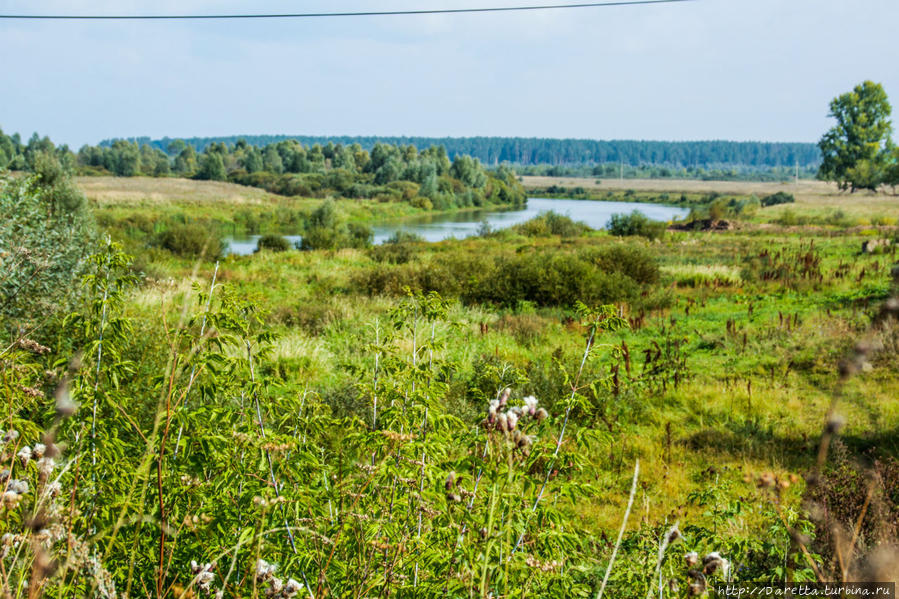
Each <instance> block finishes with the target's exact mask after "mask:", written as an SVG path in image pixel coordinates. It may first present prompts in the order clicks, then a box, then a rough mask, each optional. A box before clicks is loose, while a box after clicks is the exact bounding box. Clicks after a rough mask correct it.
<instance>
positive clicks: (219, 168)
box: [0, 131, 525, 210]
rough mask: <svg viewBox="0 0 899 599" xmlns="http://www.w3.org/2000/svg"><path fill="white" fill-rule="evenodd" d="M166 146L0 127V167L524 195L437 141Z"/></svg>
mask: <svg viewBox="0 0 899 599" xmlns="http://www.w3.org/2000/svg"><path fill="white" fill-rule="evenodd" d="M167 149H168V151H169V153H168V154H167V153H166V152H163V151H161V150H159V149H154V148H152V147H151V146H150V145H148V144H138V143H137V142H134V141H125V140H117V141H115V142H113V143H112V144H111V145H109V146H84V147H82V148H81V149H80V150H79V151H78V153H77V154H75V153H73V152H72V151H71V150H70V149H69V148H68V147H67V146H64V145H63V146H59V147H56V146H55V145H54V144H53V142H52V141H50V139H49V138H47V137H44V138H40V137H39V136H38V135H37V134H35V135H33V136H32V137H31V139H30V140H29V141H28V142H27V143H22V140H21V138H20V137H19V136H18V135H13V136H7V135H4V134H3V133H2V131H0V169H3V168H9V169H10V170H34V165H35V162H36V160H37V159H38V157H39V156H45V155H53V156H55V157H56V158H57V159H58V161H59V162H60V163H61V165H62V166H63V168H65V169H74V170H76V171H77V172H79V173H80V174H86V175H109V174H112V175H116V176H120V177H132V176H138V175H143V176H152V177H166V176H172V175H174V176H179V177H189V178H194V179H200V180H211V181H230V182H232V183H239V184H241V185H249V186H253V187H260V188H262V189H265V190H266V191H269V192H271V193H276V194H279V195H284V196H303V197H317V198H323V197H329V196H336V197H344V198H353V199H375V200H378V201H380V202H406V203H409V204H411V205H413V206H415V207H417V208H421V209H424V210H431V209H435V210H452V209H456V208H467V207H482V206H488V205H497V204H503V205H506V204H508V205H518V204H521V203H523V202H524V201H525V193H524V189H523V188H522V186H521V184H520V183H519V182H518V180H517V177H516V174H515V172H514V171H512V170H511V169H510V168H508V167H506V166H500V167H498V168H496V169H493V170H492V171H488V170H487V169H486V168H485V167H484V166H483V165H482V164H481V162H480V161H479V160H477V159H475V158H471V157H470V156H463V155H456V156H454V157H453V158H452V159H450V157H449V156H448V154H447V152H446V150H445V149H444V148H443V147H442V146H431V147H429V148H427V149H424V150H421V151H419V150H418V149H417V148H416V147H415V146H412V145H405V146H400V145H388V144H382V143H377V144H375V145H374V146H373V147H372V149H371V151H368V150H365V149H363V148H362V146H361V145H359V144H353V145H349V146H345V145H339V144H338V145H335V144H333V143H329V144H327V145H325V146H321V145H313V146H311V147H309V146H305V145H303V144H301V143H299V142H297V141H295V140H284V141H279V142H276V143H272V144H269V145H266V146H265V147H262V148H259V147H256V146H254V145H252V144H250V143H248V142H246V141H245V140H242V139H241V140H238V141H237V142H236V143H234V144H233V145H229V144H225V143H222V142H218V143H213V144H209V145H207V146H206V147H205V148H204V149H203V151H202V153H198V152H196V151H195V150H194V147H193V146H191V145H189V144H187V143H185V142H183V141H176V142H173V143H171V144H169V146H168V148H167Z"/></svg>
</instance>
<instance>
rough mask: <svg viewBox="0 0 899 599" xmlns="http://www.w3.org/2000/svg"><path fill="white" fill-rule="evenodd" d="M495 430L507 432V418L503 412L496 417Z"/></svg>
mask: <svg viewBox="0 0 899 599" xmlns="http://www.w3.org/2000/svg"><path fill="white" fill-rule="evenodd" d="M496 428H498V429H499V430H501V431H502V432H504V433H505V432H506V431H508V430H509V417H508V415H507V414H506V413H505V412H501V413H500V415H499V416H497V417H496Z"/></svg>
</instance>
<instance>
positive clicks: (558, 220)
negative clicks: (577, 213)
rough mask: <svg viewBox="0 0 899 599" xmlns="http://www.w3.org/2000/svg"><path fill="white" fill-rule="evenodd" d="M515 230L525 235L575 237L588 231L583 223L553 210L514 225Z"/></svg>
mask: <svg viewBox="0 0 899 599" xmlns="http://www.w3.org/2000/svg"><path fill="white" fill-rule="evenodd" d="M515 230H516V231H517V232H518V233H520V234H522V235H524V236H526V237H548V236H550V235H559V236H560V237H577V236H579V235H583V234H584V233H586V232H587V231H590V227H588V226H587V225H586V224H585V223H583V222H579V221H574V220H572V218H571V217H569V216H565V215H563V214H558V213H556V212H553V211H549V212H544V213H542V214H540V215H538V216H535V217H534V218H532V219H530V220H529V221H526V222H523V223H521V224H520V225H517V226H516V227H515Z"/></svg>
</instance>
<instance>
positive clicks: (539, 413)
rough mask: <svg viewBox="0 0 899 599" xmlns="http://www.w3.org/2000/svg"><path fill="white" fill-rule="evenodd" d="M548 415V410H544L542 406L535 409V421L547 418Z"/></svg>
mask: <svg viewBox="0 0 899 599" xmlns="http://www.w3.org/2000/svg"><path fill="white" fill-rule="evenodd" d="M548 416H549V412H547V411H546V410H544V409H543V408H539V409H538V410H537V413H536V415H535V418H537V422H540V421H541V420H544V419H545V418H547V417H548Z"/></svg>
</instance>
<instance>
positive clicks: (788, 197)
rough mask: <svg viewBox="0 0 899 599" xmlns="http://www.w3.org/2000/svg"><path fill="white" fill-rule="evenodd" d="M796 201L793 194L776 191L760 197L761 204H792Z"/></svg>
mask: <svg viewBox="0 0 899 599" xmlns="http://www.w3.org/2000/svg"><path fill="white" fill-rule="evenodd" d="M795 201H796V198H794V197H793V194H791V193H786V192H783V191H778V192H777V193H772V194H771V195H768V196H765V197H763V198H762V200H761V202H762V206H776V205H778V204H792V203H794V202H795Z"/></svg>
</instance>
